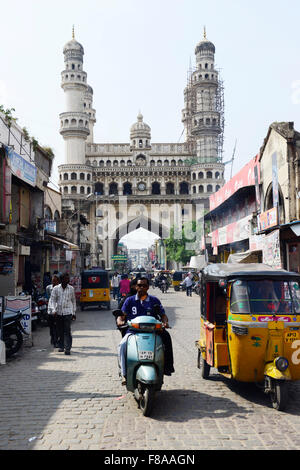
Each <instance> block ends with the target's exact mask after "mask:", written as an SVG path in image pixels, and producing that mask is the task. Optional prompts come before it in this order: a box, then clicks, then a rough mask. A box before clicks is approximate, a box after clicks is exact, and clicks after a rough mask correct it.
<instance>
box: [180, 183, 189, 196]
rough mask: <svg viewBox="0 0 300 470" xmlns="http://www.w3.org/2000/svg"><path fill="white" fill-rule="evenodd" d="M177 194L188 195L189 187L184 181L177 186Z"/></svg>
mask: <svg viewBox="0 0 300 470" xmlns="http://www.w3.org/2000/svg"><path fill="white" fill-rule="evenodd" d="M179 194H189V185H188V183H187V182H186V181H182V182H181V183H180V184H179Z"/></svg>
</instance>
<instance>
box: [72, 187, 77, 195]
mask: <svg viewBox="0 0 300 470" xmlns="http://www.w3.org/2000/svg"><path fill="white" fill-rule="evenodd" d="M71 194H77V188H76V186H72V188H71Z"/></svg>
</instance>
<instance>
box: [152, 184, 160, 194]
mask: <svg viewBox="0 0 300 470" xmlns="http://www.w3.org/2000/svg"><path fill="white" fill-rule="evenodd" d="M151 194H160V183H158V181H154V182H153V183H152V190H151Z"/></svg>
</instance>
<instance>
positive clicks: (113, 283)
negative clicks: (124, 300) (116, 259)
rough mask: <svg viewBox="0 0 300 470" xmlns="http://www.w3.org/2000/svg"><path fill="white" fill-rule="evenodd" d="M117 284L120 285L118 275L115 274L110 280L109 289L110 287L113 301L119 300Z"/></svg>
mask: <svg viewBox="0 0 300 470" xmlns="http://www.w3.org/2000/svg"><path fill="white" fill-rule="evenodd" d="M119 284H120V278H119V275H118V273H115V274H114V275H113V277H112V279H111V287H112V293H113V298H114V300H116V299H117V300H118V299H119Z"/></svg>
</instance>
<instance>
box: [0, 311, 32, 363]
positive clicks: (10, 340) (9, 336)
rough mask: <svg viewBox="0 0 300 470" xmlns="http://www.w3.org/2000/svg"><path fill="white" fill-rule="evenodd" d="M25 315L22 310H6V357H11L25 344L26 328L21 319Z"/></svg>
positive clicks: (4, 327) (4, 338) (4, 316)
mask: <svg viewBox="0 0 300 470" xmlns="http://www.w3.org/2000/svg"><path fill="white" fill-rule="evenodd" d="M24 317H25V315H24V314H23V313H22V311H21V310H20V311H19V312H18V313H8V312H5V313H4V315H3V341H4V343H5V348H6V357H11V356H12V355H13V354H15V353H16V352H17V351H19V349H20V348H21V346H22V344H23V333H24V334H25V335H28V333H27V332H26V331H25V330H24V328H23V326H22V324H21V320H22V318H24Z"/></svg>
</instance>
